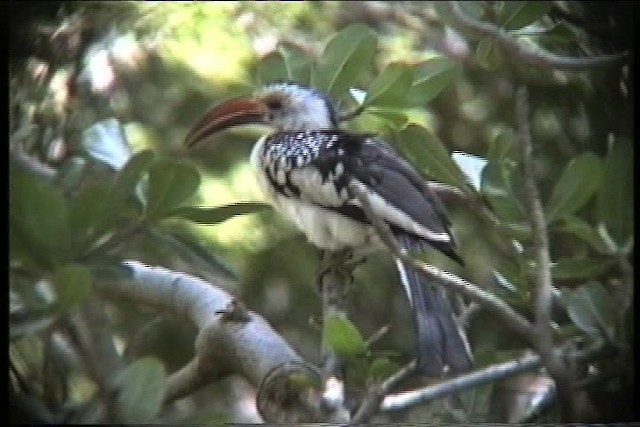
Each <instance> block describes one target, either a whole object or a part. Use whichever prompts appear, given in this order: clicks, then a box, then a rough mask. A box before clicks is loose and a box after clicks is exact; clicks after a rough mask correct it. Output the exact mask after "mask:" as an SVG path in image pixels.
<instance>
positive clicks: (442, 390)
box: [380, 343, 605, 411]
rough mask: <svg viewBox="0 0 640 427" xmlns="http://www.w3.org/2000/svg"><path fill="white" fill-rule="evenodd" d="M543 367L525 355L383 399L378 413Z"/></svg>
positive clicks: (596, 348)
mask: <svg viewBox="0 0 640 427" xmlns="http://www.w3.org/2000/svg"><path fill="white" fill-rule="evenodd" d="M553 351H554V354H555V355H556V356H557V357H562V354H563V352H562V350H560V349H555V350H553ZM604 351H605V348H604V347H603V345H602V344H600V343H598V344H594V345H593V346H592V347H590V348H587V349H585V350H584V351H582V352H580V353H578V354H576V355H575V360H576V361H577V362H587V361H591V360H594V359H595V358H597V357H599V356H601V355H602V354H603V353H604ZM542 366H543V363H542V359H541V358H540V356H539V355H537V354H532V355H527V356H524V357H521V358H519V359H514V360H511V361H509V362H504V363H498V364H494V365H491V366H488V367H486V368H484V369H482V370H479V371H474V372H471V373H468V374H466V375H462V376H459V377H456V378H453V379H450V380H448V381H445V382H442V383H440V384H437V385H434V386H429V387H424V388H422V389H418V390H411V391H407V392H402V393H396V394H393V395H389V396H387V397H385V399H384V400H383V402H382V405H381V406H380V409H381V410H382V411H397V410H400V409H406V408H409V407H412V406H415V405H418V404H421V403H426V402H429V401H431V400H435V399H440V398H442V397H445V396H447V395H450V394H453V393H457V392H460V391H463V390H467V389H470V388H473V387H477V386H480V385H484V384H489V383H491V382H495V381H498V380H502V379H504V378H507V377H510V376H513V375H517V374H521V373H523V372H528V371H534V370H536V369H538V368H540V367H542Z"/></svg>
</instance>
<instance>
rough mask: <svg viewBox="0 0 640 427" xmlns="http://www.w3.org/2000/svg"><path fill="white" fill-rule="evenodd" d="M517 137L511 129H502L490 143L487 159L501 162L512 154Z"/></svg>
mask: <svg viewBox="0 0 640 427" xmlns="http://www.w3.org/2000/svg"><path fill="white" fill-rule="evenodd" d="M515 142H516V135H515V133H514V132H513V129H511V128H505V129H500V131H499V132H498V133H497V134H496V136H495V137H494V138H493V139H492V140H491V141H490V142H489V151H488V152H487V159H489V160H494V161H499V160H502V159H504V158H505V157H509V156H508V155H509V154H510V153H512V152H513V151H512V150H514V147H515Z"/></svg>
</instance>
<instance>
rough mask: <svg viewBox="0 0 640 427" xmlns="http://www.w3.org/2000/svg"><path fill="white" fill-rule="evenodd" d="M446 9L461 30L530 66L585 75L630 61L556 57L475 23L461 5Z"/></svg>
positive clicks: (624, 55) (622, 55)
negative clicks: (580, 72)
mask: <svg viewBox="0 0 640 427" xmlns="http://www.w3.org/2000/svg"><path fill="white" fill-rule="evenodd" d="M446 7H447V9H448V10H449V11H450V12H451V15H452V16H453V18H454V19H455V20H456V21H457V23H458V24H459V25H460V26H462V27H464V28H465V29H467V30H471V31H473V32H475V33H476V34H478V35H480V36H485V37H490V38H493V39H494V40H495V41H496V43H497V44H498V45H500V46H501V47H502V48H503V49H504V50H505V51H507V52H508V53H510V54H511V55H513V57H514V58H516V59H519V60H521V61H522V62H525V63H527V64H530V65H534V66H538V67H545V68H554V69H557V70H564V71H585V70H592V69H595V68H600V67H605V66H610V65H615V64H617V63H619V62H622V61H623V60H626V59H627V58H628V52H623V53H618V54H614V55H602V56H594V57H568V56H560V55H556V54H553V53H551V52H546V51H544V50H542V49H540V48H535V47H532V46H528V45H525V44H523V43H521V42H519V41H518V40H516V39H515V38H513V37H512V36H511V35H509V33H508V32H507V31H505V30H503V29H501V28H498V27H496V26H494V25H491V24H489V23H486V22H480V21H477V20H475V19H474V18H472V17H471V16H468V15H467V14H465V13H464V11H463V10H462V8H461V7H460V4H459V2H457V1H449V2H447V3H446Z"/></svg>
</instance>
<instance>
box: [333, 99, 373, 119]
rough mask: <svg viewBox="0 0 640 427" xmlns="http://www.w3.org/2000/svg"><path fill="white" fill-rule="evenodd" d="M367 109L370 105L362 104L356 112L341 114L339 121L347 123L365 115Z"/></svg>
mask: <svg viewBox="0 0 640 427" xmlns="http://www.w3.org/2000/svg"><path fill="white" fill-rule="evenodd" d="M367 107H368V105H366V104H364V103H363V104H360V105H358V106H357V107H356V108H355V109H354V110H352V111H348V112H346V113H342V114H340V117H338V120H339V121H341V122H346V121H348V120H351V119H353V118H356V117H358V116H359V115H360V114H362V113H364V110H366V109H367Z"/></svg>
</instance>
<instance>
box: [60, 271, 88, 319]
mask: <svg viewBox="0 0 640 427" xmlns="http://www.w3.org/2000/svg"><path fill="white" fill-rule="evenodd" d="M53 283H54V285H55V287H56V293H57V296H58V298H57V301H56V302H57V306H58V308H59V309H60V310H68V309H70V308H72V307H74V306H76V305H78V304H81V303H82V302H84V300H86V299H87V297H88V296H89V294H90V293H91V275H90V274H89V271H88V270H87V269H86V268H85V267H83V266H81V265H78V264H67V265H65V266H64V267H62V268H60V269H58V271H56V274H55V277H54V279H53Z"/></svg>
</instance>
